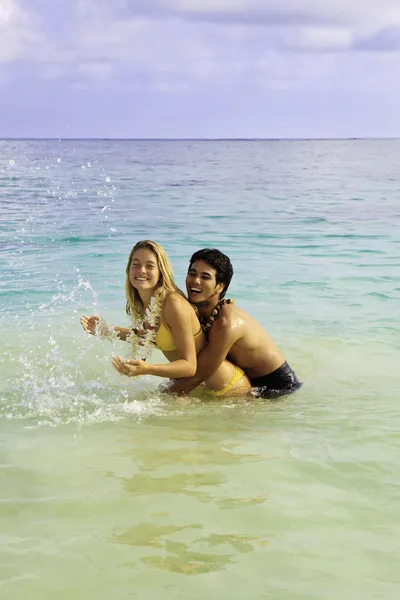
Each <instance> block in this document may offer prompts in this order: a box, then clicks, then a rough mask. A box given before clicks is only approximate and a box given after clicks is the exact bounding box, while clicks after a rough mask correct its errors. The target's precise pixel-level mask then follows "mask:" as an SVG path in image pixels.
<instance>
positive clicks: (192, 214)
mask: <svg viewBox="0 0 400 600" xmlns="http://www.w3.org/2000/svg"><path fill="white" fill-rule="evenodd" d="M399 153H400V141H398V140H370V141H367V140H364V141H363V140H352V141H351V140H349V141H328V140H326V141H322V140H321V141H73V140H70V141H45V140H43V141H0V204H1V223H0V249H1V264H0V275H1V279H0V328H1V329H0V331H1V347H2V351H1V353H0V490H1V494H0V594H1V598H2V600H17V599H18V600H20V599H21V598H29V599H30V600H50V599H51V600H53V598H55V597H57V598H58V599H59V600H64V599H65V600H67V599H68V600H69V599H70V598H73V597H74V598H78V599H82V600H83V599H85V600H87V599H92V598H93V599H96V600H103V599H104V600H108V599H109V598H114V599H115V600H119V599H121V600H125V599H128V598H133V597H139V598H149V599H153V598H158V599H159V600H163V599H165V598H174V599H175V598H191V599H195V600H197V599H198V600H202V599H203V598H205V597H207V596H208V597H211V598H226V599H229V600H233V599H242V598H243V597H249V598H251V599H252V600H256V599H261V598H269V597H271V598H273V599H274V600H292V599H293V600H300V599H304V600H331V599H332V600H337V598H338V597H343V598H349V599H350V598H351V600H359V599H360V600H361V599H362V600H366V599H381V598H385V600H389V599H390V600H391V599H393V600H395V599H396V600H397V598H398V597H399V595H400V576H399V571H398V557H399V552H400V542H399V540H400V525H399V523H400V508H399V506H400V504H399V494H400V474H399V467H398V462H399V455H400V454H399V452H400V436H399V430H400V416H399V408H398V403H399V391H398V389H399V381H400V377H399V371H400V369H399V362H400V351H399V345H400V343H399V339H400V337H399V333H400V326H399V314H400V310H399V308H400V234H399V231H400V180H399V175H398V156H399ZM143 238H150V239H154V240H156V241H158V242H159V243H161V244H162V245H163V246H164V247H165V248H166V250H167V252H168V254H169V256H170V258H171V262H172V264H173V267H174V271H175V276H176V280H177V283H178V284H179V285H181V286H184V277H185V271H186V269H187V266H188V259H189V257H190V255H191V254H192V253H193V252H194V251H195V250H197V249H199V248H201V247H204V246H215V247H218V248H220V249H221V250H223V251H224V252H226V253H227V254H228V255H229V256H230V257H231V259H232V262H233V266H234V270H235V275H234V278H233V281H232V285H231V289H230V294H229V295H230V296H231V297H233V298H235V300H236V302H237V303H238V304H240V305H241V306H242V307H244V308H245V309H247V310H248V311H249V312H250V313H251V314H252V315H254V316H255V317H256V318H258V319H259V320H260V322H261V323H262V324H263V325H264V326H265V328H266V329H267V330H268V332H269V333H270V334H271V335H272V337H273V338H274V339H275V340H276V341H277V342H278V344H279V346H280V348H281V349H282V351H283V352H284V353H285V355H286V358H287V360H288V361H289V363H290V364H291V365H292V366H293V367H294V368H295V370H296V372H297V374H298V376H299V378H300V379H301V380H303V381H304V385H303V387H302V388H301V390H299V392H297V393H296V394H294V395H293V396H289V397H288V398H285V399H283V400H281V401H279V402H262V401H253V402H241V401H237V402H226V401H225V402H223V401H222V402H221V401H213V402H205V401H196V400H194V399H192V400H188V399H179V400H176V399H173V398H169V397H162V396H160V394H159V393H158V392H157V390H156V385H157V384H158V383H159V380H158V379H156V378H152V377H146V378H137V379H127V378H123V377H121V376H120V375H119V374H118V373H116V372H115V371H114V370H113V369H112V367H111V357H112V355H113V354H114V353H119V354H124V352H125V351H126V348H125V347H124V344H122V343H119V342H115V343H110V342H108V341H102V340H100V339H97V338H93V337H91V336H88V335H85V334H84V332H83V331H82V329H81V327H80V324H79V317H80V315H81V314H82V313H96V314H101V315H103V316H104V317H105V318H106V319H107V320H108V321H110V322H113V323H118V324H121V325H124V324H126V322H127V321H126V316H125V313H124V306H125V302H124V272H125V265H126V260H127V256H128V254H129V252H130V249H131V247H132V245H133V244H134V243H135V242H136V241H138V240H139V239H143ZM160 358H161V355H159V354H157V353H155V355H154V357H153V360H160Z"/></svg>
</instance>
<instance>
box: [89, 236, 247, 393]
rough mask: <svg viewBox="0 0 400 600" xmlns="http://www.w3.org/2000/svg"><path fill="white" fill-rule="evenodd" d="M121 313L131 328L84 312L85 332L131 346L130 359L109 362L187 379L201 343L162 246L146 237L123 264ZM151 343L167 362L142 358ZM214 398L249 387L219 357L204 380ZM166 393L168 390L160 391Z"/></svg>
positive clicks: (130, 372)
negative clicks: (123, 303) (123, 304)
mask: <svg viewBox="0 0 400 600" xmlns="http://www.w3.org/2000/svg"><path fill="white" fill-rule="evenodd" d="M125 289H126V300H127V304H126V312H127V313H128V314H129V315H130V316H131V318H132V328H124V327H116V326H113V327H111V328H108V327H106V326H104V325H101V323H100V322H99V317H96V316H91V317H88V316H87V315H84V316H83V317H82V318H81V323H82V326H83V328H84V330H85V331H87V332H88V333H91V334H93V335H95V334H96V333H99V335H102V336H104V335H106V336H110V337H116V338H118V339H120V340H125V341H128V342H130V343H131V345H132V354H133V358H132V359H128V360H123V359H122V358H120V357H119V356H116V357H114V359H113V366H114V368H115V369H116V370H117V371H118V372H119V373H121V375H127V376H128V377H136V376H139V375H156V376H157V377H164V378H169V379H179V378H181V377H191V376H193V375H194V374H195V373H196V368H197V354H198V353H199V352H200V351H201V350H202V349H203V348H204V346H205V345H206V337H205V335H204V333H203V331H202V329H201V325H200V322H199V319H198V317H197V314H196V313H195V311H194V309H193V307H192V306H191V305H190V304H189V302H188V301H187V300H186V298H185V297H184V295H183V293H182V292H181V291H180V290H179V289H178V288H177V286H176V285H175V282H174V278H173V274H172V268H171V265H170V262H169V259H168V256H167V254H166V252H165V250H164V249H163V248H162V246H160V245H159V244H157V243H156V242H152V241H151V240H143V241H140V242H138V243H137V244H136V245H135V246H134V247H133V248H132V251H131V253H130V255H129V259H128V264H127V267H126V285H125ZM154 347H156V348H158V349H159V350H161V351H162V352H163V354H164V356H165V357H166V358H167V359H168V361H169V363H167V364H149V363H148V362H147V361H146V358H147V357H148V356H149V355H150V354H151V351H152V349H153V348H154ZM206 387H207V388H208V390H210V391H211V392H213V394H215V395H216V396H224V397H234V396H244V395H245V394H247V392H249V390H250V388H251V386H250V382H249V380H248V378H247V377H246V375H245V374H244V372H243V371H242V370H241V369H239V368H238V367H236V366H235V365H233V364H232V363H230V362H229V361H226V360H225V361H224V362H223V363H222V365H221V366H220V367H219V368H218V370H217V371H216V372H215V373H214V374H213V375H212V376H211V377H210V379H208V380H207V381H206ZM166 391H168V389H166Z"/></svg>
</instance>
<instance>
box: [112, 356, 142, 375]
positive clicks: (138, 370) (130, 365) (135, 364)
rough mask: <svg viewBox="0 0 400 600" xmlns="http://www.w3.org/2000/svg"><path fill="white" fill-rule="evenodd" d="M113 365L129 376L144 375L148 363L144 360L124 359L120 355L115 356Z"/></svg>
mask: <svg viewBox="0 0 400 600" xmlns="http://www.w3.org/2000/svg"><path fill="white" fill-rule="evenodd" d="M112 365H113V367H114V369H115V370H116V371H118V373H121V375H126V376H127V377H136V376H137V375H144V374H145V373H146V371H147V365H146V363H145V361H144V360H122V358H120V357H119V356H114V358H113V360H112Z"/></svg>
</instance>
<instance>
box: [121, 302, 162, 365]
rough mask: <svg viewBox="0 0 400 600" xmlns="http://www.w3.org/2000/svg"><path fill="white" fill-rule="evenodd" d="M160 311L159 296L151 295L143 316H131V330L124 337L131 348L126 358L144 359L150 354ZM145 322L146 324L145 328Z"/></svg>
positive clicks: (153, 344) (153, 345)
mask: <svg viewBox="0 0 400 600" xmlns="http://www.w3.org/2000/svg"><path fill="white" fill-rule="evenodd" d="M160 313H161V302H160V298H156V297H155V296H153V297H152V298H151V300H150V303H149V306H148V307H147V309H146V312H145V313H144V316H143V318H141V317H140V316H136V317H134V316H133V315H132V316H131V319H132V332H131V333H130V335H128V336H127V337H126V341H127V342H129V343H130V344H131V350H130V352H129V355H128V356H127V358H129V359H146V358H149V357H150V356H151V354H152V352H153V350H154V347H155V341H156V337H157V326H158V323H159V321H160ZM145 324H147V328H146V327H145ZM135 331H136V332H137V333H135Z"/></svg>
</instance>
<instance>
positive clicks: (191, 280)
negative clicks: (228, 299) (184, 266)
mask: <svg viewBox="0 0 400 600" xmlns="http://www.w3.org/2000/svg"><path fill="white" fill-rule="evenodd" d="M215 275H216V271H215V269H213V267H210V265H208V264H207V263H206V262H204V260H196V261H195V262H194V263H192V264H191V265H190V267H189V271H188V274H187V276H186V290H187V294H188V298H189V302H191V303H192V304H206V303H208V302H212V301H215V303H217V302H218V300H219V295H220V293H221V292H222V290H223V289H224V284H223V283H219V284H218V285H217V280H216V277H215Z"/></svg>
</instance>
